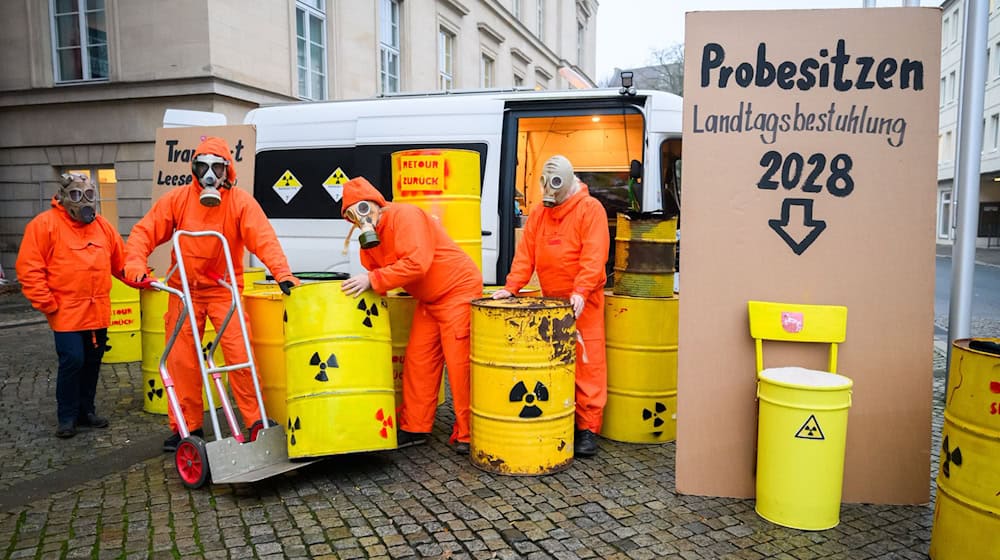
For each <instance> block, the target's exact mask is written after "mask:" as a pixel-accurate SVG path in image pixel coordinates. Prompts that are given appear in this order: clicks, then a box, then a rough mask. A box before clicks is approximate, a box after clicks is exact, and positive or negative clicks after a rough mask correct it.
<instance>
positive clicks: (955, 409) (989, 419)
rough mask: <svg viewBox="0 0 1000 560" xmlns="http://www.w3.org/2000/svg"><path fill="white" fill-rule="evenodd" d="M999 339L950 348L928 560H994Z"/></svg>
mask: <svg viewBox="0 0 1000 560" xmlns="http://www.w3.org/2000/svg"><path fill="white" fill-rule="evenodd" d="M981 344H982V345H985V346H989V345H991V344H1000V338H980V339H960V340H956V341H955V342H954V343H953V344H952V347H951V364H950V367H949V373H948V390H947V392H946V393H945V395H946V397H945V399H946V400H945V408H944V426H943V427H942V429H941V455H940V461H939V463H938V475H937V490H938V491H937V500H935V505H934V528H933V529H932V531H931V547H930V556H931V558H933V559H934V560H953V559H955V560H957V559H963V560H964V559H966V558H997V557H998V556H1000V355H997V354H994V353H992V352H994V349H992V348H984V347H982V346H980V345H981Z"/></svg>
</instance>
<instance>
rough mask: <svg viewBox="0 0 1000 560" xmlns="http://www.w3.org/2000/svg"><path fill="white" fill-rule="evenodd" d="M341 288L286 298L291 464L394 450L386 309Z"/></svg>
mask: <svg viewBox="0 0 1000 560" xmlns="http://www.w3.org/2000/svg"><path fill="white" fill-rule="evenodd" d="M340 285H341V282H339V281H335V282H313V283H304V284H302V285H301V286H297V287H295V288H292V295H290V296H287V297H285V321H286V322H285V371H286V372H287V376H286V383H287V394H288V400H287V412H288V419H287V420H286V421H285V426H286V431H287V437H288V456H289V457H290V458H293V459H294V458H303V457H320V456H323V455H336V454H339V453H353V452H357V451H375V450H379V449H394V448H395V447H396V411H395V408H396V405H395V398H394V393H393V383H392V341H391V339H390V333H389V313H388V304H387V303H386V300H385V298H383V297H380V296H378V295H377V294H375V293H374V292H372V291H366V292H364V293H362V294H361V296H360V297H357V298H354V297H351V296H348V295H345V294H344V292H343V291H342V290H341V288H340Z"/></svg>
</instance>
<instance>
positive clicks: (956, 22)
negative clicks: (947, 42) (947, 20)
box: [951, 9, 962, 43]
mask: <svg viewBox="0 0 1000 560" xmlns="http://www.w3.org/2000/svg"><path fill="white" fill-rule="evenodd" d="M958 12H959V10H958V9H956V10H955V12H954V13H953V14H952V15H951V42H952V43H957V42H958V30H959V29H961V28H962V20H961V19H959V17H958Z"/></svg>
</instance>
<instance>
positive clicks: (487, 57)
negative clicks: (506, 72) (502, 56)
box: [479, 51, 497, 88]
mask: <svg viewBox="0 0 1000 560" xmlns="http://www.w3.org/2000/svg"><path fill="white" fill-rule="evenodd" d="M479 87H481V88H495V87H497V57H496V55H493V54H491V53H489V52H486V51H483V52H482V53H481V54H480V56H479Z"/></svg>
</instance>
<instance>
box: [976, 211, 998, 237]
mask: <svg viewBox="0 0 1000 560" xmlns="http://www.w3.org/2000/svg"><path fill="white" fill-rule="evenodd" d="M978 237H1000V202H984V203H982V204H980V205H979V232H978Z"/></svg>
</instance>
